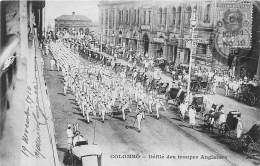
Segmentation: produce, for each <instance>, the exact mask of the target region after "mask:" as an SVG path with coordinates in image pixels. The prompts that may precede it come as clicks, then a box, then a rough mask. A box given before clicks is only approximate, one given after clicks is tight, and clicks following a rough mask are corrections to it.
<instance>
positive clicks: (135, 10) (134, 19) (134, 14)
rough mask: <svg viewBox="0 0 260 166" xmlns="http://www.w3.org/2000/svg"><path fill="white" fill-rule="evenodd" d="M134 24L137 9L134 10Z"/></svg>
mask: <svg viewBox="0 0 260 166" xmlns="http://www.w3.org/2000/svg"><path fill="white" fill-rule="evenodd" d="M134 24H136V9H135V10H134Z"/></svg>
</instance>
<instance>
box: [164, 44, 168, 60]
mask: <svg viewBox="0 0 260 166" xmlns="http://www.w3.org/2000/svg"><path fill="white" fill-rule="evenodd" d="M167 54H168V50H167V43H166V42H165V43H164V44H163V58H165V59H166V60H167V61H168V57H167Z"/></svg>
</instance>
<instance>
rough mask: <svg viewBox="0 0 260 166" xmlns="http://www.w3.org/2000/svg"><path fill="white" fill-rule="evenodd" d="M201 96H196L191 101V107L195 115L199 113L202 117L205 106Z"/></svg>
mask: <svg viewBox="0 0 260 166" xmlns="http://www.w3.org/2000/svg"><path fill="white" fill-rule="evenodd" d="M203 99H204V98H203V96H196V97H193V99H192V105H193V106H194V108H195V110H196V112H197V113H201V114H202V116H203V114H204V112H205V104H204V102H203Z"/></svg>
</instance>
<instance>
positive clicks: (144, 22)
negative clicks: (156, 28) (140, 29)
mask: <svg viewBox="0 0 260 166" xmlns="http://www.w3.org/2000/svg"><path fill="white" fill-rule="evenodd" d="M143 24H144V25H145V24H146V11H144V19H143Z"/></svg>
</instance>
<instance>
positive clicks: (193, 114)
mask: <svg viewBox="0 0 260 166" xmlns="http://www.w3.org/2000/svg"><path fill="white" fill-rule="evenodd" d="M189 124H190V126H191V128H194V126H195V125H196V110H195V109H194V106H193V105H192V106H190V107H189Z"/></svg>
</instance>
